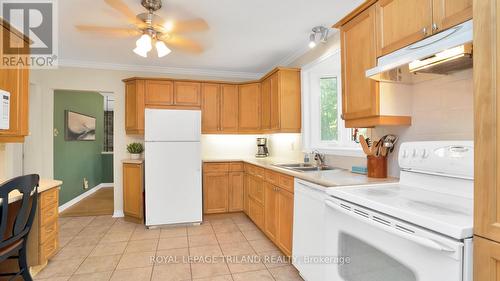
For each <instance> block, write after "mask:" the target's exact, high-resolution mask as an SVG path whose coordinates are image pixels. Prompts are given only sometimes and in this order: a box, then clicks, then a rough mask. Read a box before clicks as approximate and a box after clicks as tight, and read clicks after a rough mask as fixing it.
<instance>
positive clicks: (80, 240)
mask: <svg viewBox="0 0 500 281" xmlns="http://www.w3.org/2000/svg"><path fill="white" fill-rule="evenodd" d="M101 238H102V237H101V236H80V234H78V236H75V238H73V240H71V242H69V243H68V244H67V245H66V247H90V246H95V245H97V244H98V243H99V241H101Z"/></svg>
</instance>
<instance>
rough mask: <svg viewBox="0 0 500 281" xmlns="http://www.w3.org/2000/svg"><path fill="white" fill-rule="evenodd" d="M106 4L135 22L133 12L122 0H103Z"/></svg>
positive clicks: (131, 21)
mask: <svg viewBox="0 0 500 281" xmlns="http://www.w3.org/2000/svg"><path fill="white" fill-rule="evenodd" d="M104 2H106V4H108V5H109V6H111V7H112V8H113V9H115V10H117V11H118V12H120V13H121V14H122V15H124V16H125V17H126V18H127V20H128V21H129V22H130V23H136V22H137V19H136V15H135V13H134V12H133V11H132V10H131V9H130V8H129V7H128V6H127V5H126V4H125V3H124V2H123V1H122V0H104Z"/></svg>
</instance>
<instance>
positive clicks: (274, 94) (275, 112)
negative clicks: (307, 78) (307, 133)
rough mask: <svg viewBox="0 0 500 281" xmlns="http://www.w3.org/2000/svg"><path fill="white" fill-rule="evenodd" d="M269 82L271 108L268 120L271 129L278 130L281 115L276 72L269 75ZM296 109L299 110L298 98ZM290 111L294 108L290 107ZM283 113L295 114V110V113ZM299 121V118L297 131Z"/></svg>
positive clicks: (299, 124) (299, 125)
mask: <svg viewBox="0 0 500 281" xmlns="http://www.w3.org/2000/svg"><path fill="white" fill-rule="evenodd" d="M269 84H270V89H271V93H270V96H271V97H270V99H271V110H270V111H271V120H270V123H271V130H278V129H279V128H280V116H281V115H280V94H279V90H280V87H279V85H278V73H274V74H273V75H271V76H270V77H269ZM298 96H299V98H300V91H299V93H298ZM296 109H297V108H296ZM298 109H299V110H300V109H301V106H300V100H299V106H298ZM292 111H294V110H293V109H292ZM285 114H297V112H295V113H293V112H288V113H285ZM299 115H300V114H299ZM300 122H301V120H299V123H298V129H299V131H300V128H301V123H300Z"/></svg>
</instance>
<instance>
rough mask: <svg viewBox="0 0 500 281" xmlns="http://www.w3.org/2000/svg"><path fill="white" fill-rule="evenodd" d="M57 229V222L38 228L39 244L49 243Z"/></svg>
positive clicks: (55, 234)
mask: <svg viewBox="0 0 500 281" xmlns="http://www.w3.org/2000/svg"><path fill="white" fill-rule="evenodd" d="M57 228H58V223H57V220H54V221H53V222H51V223H47V224H46V225H42V226H40V243H41V244H43V243H45V242H46V241H49V240H50V239H51V238H52V237H53V236H57Z"/></svg>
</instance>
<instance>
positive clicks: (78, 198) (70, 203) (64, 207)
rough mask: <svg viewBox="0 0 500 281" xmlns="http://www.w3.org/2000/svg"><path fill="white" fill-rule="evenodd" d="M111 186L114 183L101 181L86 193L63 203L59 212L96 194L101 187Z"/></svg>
mask: <svg viewBox="0 0 500 281" xmlns="http://www.w3.org/2000/svg"><path fill="white" fill-rule="evenodd" d="M111 186H113V183H101V184H98V185H96V186H95V187H94V188H92V189H89V190H87V191H85V192H84V193H82V194H80V195H78V196H77V197H75V198H73V199H71V200H70V201H68V202H66V203H64V204H62V205H61V206H59V213H61V212H62V211H64V210H66V209H68V208H69V207H71V206H73V205H75V204H76V203H78V202H80V201H82V200H83V199H85V198H86V197H88V196H90V195H92V194H94V193H95V192H96V191H98V190H99V189H101V188H103V187H111Z"/></svg>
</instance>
